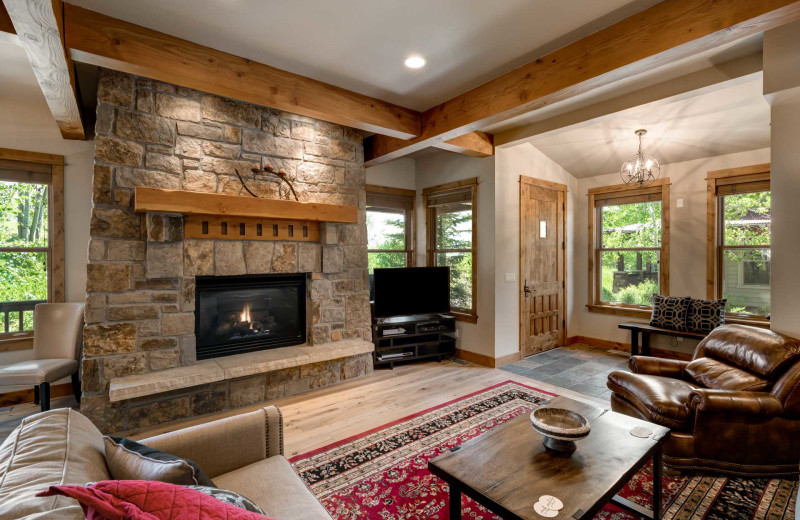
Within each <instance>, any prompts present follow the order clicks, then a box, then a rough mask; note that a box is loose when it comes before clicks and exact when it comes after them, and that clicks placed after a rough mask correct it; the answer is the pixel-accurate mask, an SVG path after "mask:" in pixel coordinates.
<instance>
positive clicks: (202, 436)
mask: <svg viewBox="0 0 800 520" xmlns="http://www.w3.org/2000/svg"><path fill="white" fill-rule="evenodd" d="M140 442H141V443H142V444H146V445H147V446H150V447H151V448H156V449H158V450H161V451H165V452H167V453H171V454H173V455H177V456H178V457H182V458H185V459H191V460H193V461H194V462H196V463H197V464H198V465H199V466H200V468H202V470H203V471H204V472H206V474H208V476H209V477H211V478H214V477H216V476H219V475H222V474H224V473H228V472H230V471H233V470H235V469H238V468H241V467H244V466H247V465H248V464H252V463H254V462H258V461H259V460H263V459H266V458H269V457H273V456H275V455H283V417H282V415H281V411H280V409H278V407H276V406H267V407H264V408H262V409H261V410H256V411H255V412H250V413H244V414H240V415H234V416H232V417H227V418H225V419H220V420H218V421H213V422H209V423H205V424H200V425H197V426H192V427H190V428H184V429H182V430H177V431H174V432H170V433H165V434H162V435H158V436H156V437H150V438H149V439H142V440H141V441H140Z"/></svg>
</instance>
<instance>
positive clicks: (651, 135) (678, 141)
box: [529, 74, 770, 178]
mask: <svg viewBox="0 0 800 520" xmlns="http://www.w3.org/2000/svg"><path fill="white" fill-rule="evenodd" d="M754 76H755V77H752V78H750V80H749V81H744V82H737V83H736V84H734V85H731V86H729V87H727V88H721V89H713V90H712V91H710V92H707V93H705V94H701V95H698V96H693V97H688V98H679V99H670V100H661V101H656V102H653V103H648V104H646V105H642V106H637V107H634V108H630V109H628V110H623V111H621V112H617V113H615V114H611V115H609V116H606V117H602V118H598V119H595V120H593V121H587V122H584V123H580V124H577V125H573V126H571V127H568V128H564V129H561V130H556V131H552V132H548V133H546V134H542V135H539V136H536V137H533V138H531V139H530V141H529V142H530V143H531V144H532V145H533V146H535V147H536V148H538V149H539V150H541V151H542V152H543V153H544V154H545V155H547V156H548V157H550V158H551V159H553V160H554V161H555V162H557V163H558V164H559V165H560V166H561V167H562V168H564V169H566V170H567V171H569V172H570V173H571V174H573V175H574V176H576V177H578V178H582V177H591V176H594V175H601V174H605V173H613V172H615V171H618V169H619V167H620V166H621V165H622V163H623V161H625V159H627V158H628V157H630V156H631V155H633V154H634V153H636V148H637V146H638V141H637V139H638V138H637V137H636V136H635V135H634V130H636V129H638V128H644V129H646V130H647V135H646V136H645V137H644V141H643V142H644V150H645V152H646V153H649V154H651V155H653V156H655V157H656V158H657V159H658V160H659V161H660V162H661V163H662V164H669V163H675V162H681V161H689V160H693V159H700V158H704V157H713V156H717V155H725V154H729V153H736V152H744V151H748V150H757V149H760V148H767V147H769V145H770V108H769V104H768V103H767V101H766V100H765V99H764V96H763V94H762V90H763V87H762V79H761V74H756V75H754Z"/></svg>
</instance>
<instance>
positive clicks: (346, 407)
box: [127, 360, 608, 457]
mask: <svg viewBox="0 0 800 520" xmlns="http://www.w3.org/2000/svg"><path fill="white" fill-rule="evenodd" d="M508 380H511V381H518V382H520V383H525V384H527V385H529V386H533V387H536V388H539V389H540V390H545V391H548V392H552V393H554V394H558V395H564V396H566V397H571V398H574V399H578V400H581V401H584V402H589V403H594V404H597V405H598V406H603V407H605V408H608V401H607V400H605V401H604V400H602V399H597V398H593V397H590V396H587V395H583V394H579V393H577V392H574V391H571V390H567V389H564V388H559V387H556V386H554V385H551V384H548V383H544V382H540V381H534V380H532V379H530V378H528V377H524V376H520V375H517V374H513V373H510V372H507V371H504V370H499V369H493V368H486V367H482V366H480V365H474V364H472V363H467V362H463V361H458V360H456V361H443V362H442V363H438V362H435V361H434V362H429V363H419V364H417V363H415V364H408V365H397V366H395V368H394V370H377V371H375V372H373V373H372V374H370V375H368V376H364V377H361V378H359V379H357V380H354V381H350V382H347V383H343V384H339V385H335V386H331V387H328V388H324V389H321V390H313V391H311V392H306V393H304V394H299V395H296V396H292V397H287V398H284V399H280V400H278V401H275V402H274V403H271V404H275V405H277V406H279V407H280V408H281V411H282V412H283V418H284V427H285V428H284V438H285V447H286V456H287V457H292V456H294V455H299V454H302V453H306V452H308V451H311V450H314V449H317V448H320V447H323V446H326V445H328V444H331V443H333V442H337V441H340V440H342V439H346V438H348V437H351V436H353V435H357V434H359V433H362V432H364V431H367V430H369V429H372V428H376V427H378V426H382V425H384V424H386V423H389V422H392V421H395V420H397V419H402V418H403V417H406V416H408V415H411V414H413V413H416V412H420V411H422V410H425V409H427V408H431V407H433V406H437V405H440V404H443V403H446V402H448V401H451V400H453V399H456V398H458V397H462V396H464V395H467V394H470V393H472V392H476V391H479V390H482V389H484V388H486V387H489V386H492V385H494V384H497V383H502V382H503V381H508ZM258 408H259V406H254V407H250V408H245V409H239V410H236V411H234V412H225V413H222V414H216V415H214V416H206V417H203V418H200V419H192V420H187V421H183V422H181V423H175V424H172V425H169V426H168V427H160V428H159V427H157V428H149V429H147V430H144V431H138V432H134V433H131V432H128V433H127V435H128V436H129V437H131V438H133V439H141V438H145V437H149V436H152V435H157V434H159V433H163V432H166V431H172V430H175V429H179V428H183V427H186V426H188V425H193V424H198V423H201V422H207V421H209V420H213V419H216V418H220V417H227V416H231V415H236V414H240V413H245V412H248V411H252V410H257V409H258Z"/></svg>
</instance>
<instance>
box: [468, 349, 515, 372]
mask: <svg viewBox="0 0 800 520" xmlns="http://www.w3.org/2000/svg"><path fill="white" fill-rule="evenodd" d="M456 358H457V359H463V360H464V361H469V362H470V363H475V364H477V365H483V366H485V367H489V368H500V367H501V366H503V365H507V364H509V363H513V362H514V361H519V360H520V359H522V352H519V351H517V352H514V353H513V354H508V355H506V356H500V357H499V358H493V357H492V356H486V355H484V354H478V353H477V352H470V351H469V350H462V349H460V348H457V349H456Z"/></svg>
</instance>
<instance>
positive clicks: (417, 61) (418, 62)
mask: <svg viewBox="0 0 800 520" xmlns="http://www.w3.org/2000/svg"><path fill="white" fill-rule="evenodd" d="M405 63H406V67H408V68H409V69H420V68H422V67H424V66H425V58H423V57H422V56H417V55H414V56H409V57H408V58H406V62H405Z"/></svg>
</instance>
